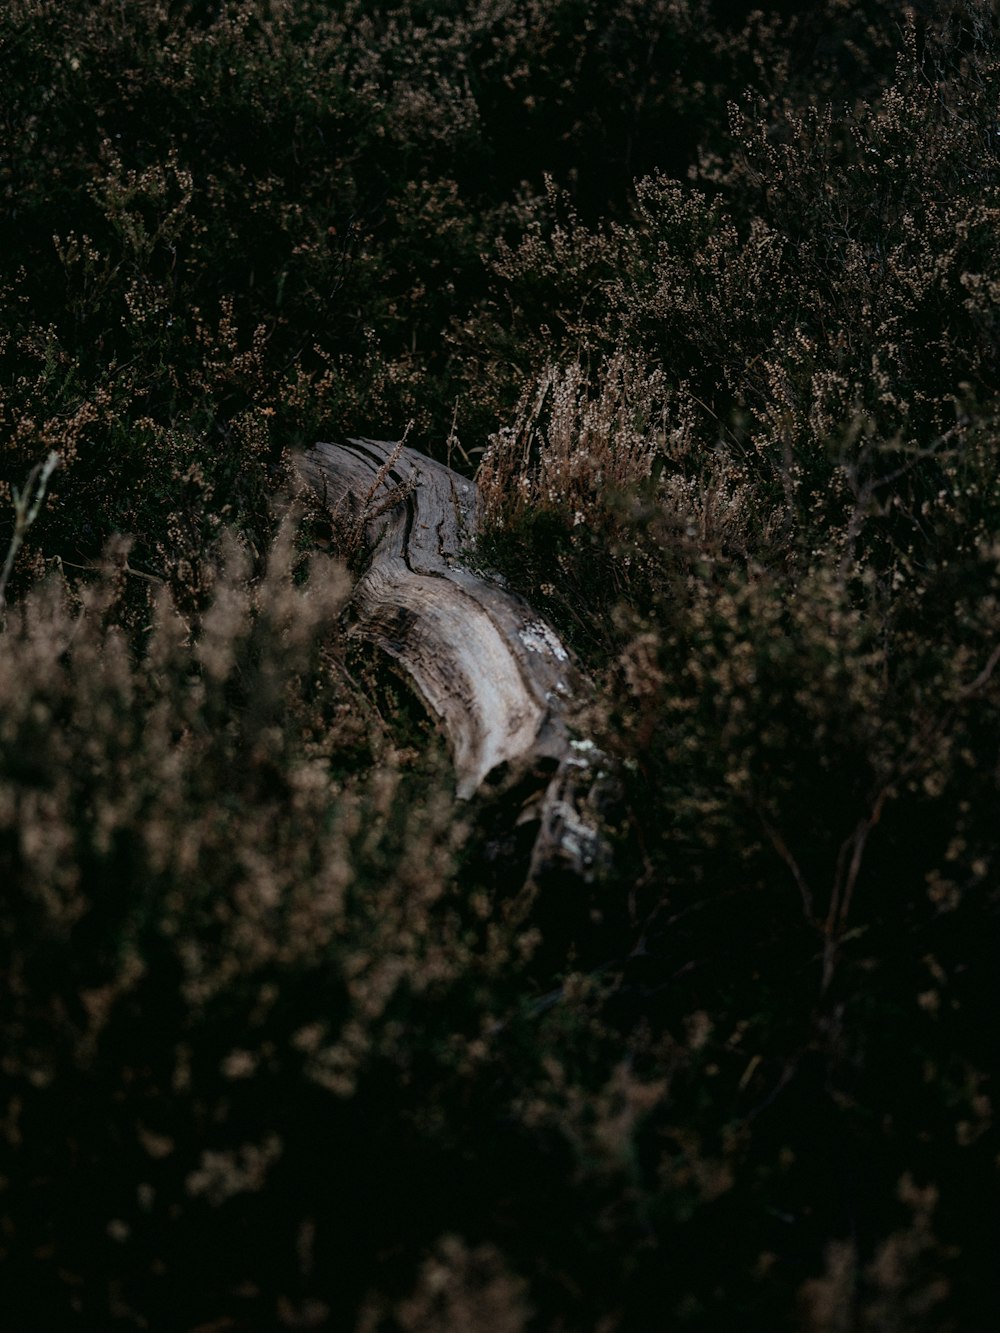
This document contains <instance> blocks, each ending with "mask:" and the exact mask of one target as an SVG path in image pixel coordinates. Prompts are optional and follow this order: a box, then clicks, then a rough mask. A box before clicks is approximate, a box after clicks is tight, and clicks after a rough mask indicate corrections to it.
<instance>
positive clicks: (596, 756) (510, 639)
mask: <svg viewBox="0 0 1000 1333" xmlns="http://www.w3.org/2000/svg"><path fill="white" fill-rule="evenodd" d="M298 466H299V471H300V474H301V476H302V477H303V479H304V480H305V481H306V482H307V484H308V485H309V487H310V488H311V490H312V491H313V492H314V493H315V495H316V497H317V498H318V499H319V501H320V502H321V503H322V505H323V506H324V508H325V510H326V512H327V514H328V516H329V519H330V522H331V524H332V526H333V527H334V530H335V531H336V532H338V533H339V534H340V537H341V544H342V545H343V544H346V545H348V546H356V547H358V548H360V550H361V551H362V552H363V555H364V557H365V561H366V563H365V566H364V570H363V573H362V574H361V577H360V578H359V580H358V583H357V586H356V588H355V590H354V594H353V598H352V612H353V616H352V624H351V630H350V632H351V633H352V634H353V635H355V636H358V637H360V638H362V639H363V640H365V641H367V642H368V643H371V644H373V645H375V646H377V647H378V648H379V649H380V650H381V651H382V652H383V653H385V654H386V655H387V656H388V657H389V658H390V659H391V660H392V661H393V662H394V663H395V664H396V666H397V667H398V669H399V670H401V671H402V672H403V673H404V675H405V676H406V677H407V679H408V680H409V682H410V684H411V685H412V687H413V688H414V690H415V691H416V693H417V695H418V696H419V698H420V699H421V700H422V702H423V704H424V705H425V707H426V708H427V709H428V711H429V712H430V713H431V715H432V716H433V717H435V718H436V719H437V720H438V722H439V724H440V726H441V728H442V730H443V732H444V735H445V737H446V739H447V742H448V745H449V749H450V751H451V755H452V760H453V762H454V766H455V774H456V795H457V796H458V797H459V798H460V799H469V798H470V797H472V796H473V795H474V794H475V793H476V792H477V791H478V790H479V789H480V787H481V786H482V785H483V783H484V781H486V780H487V779H488V778H493V779H496V777H497V776H498V774H500V773H509V774H511V775H513V776H515V777H516V776H517V775H518V774H520V773H525V772H535V773H537V774H539V775H542V787H541V790H540V791H539V792H538V793H537V795H536V796H534V797H533V798H531V799H529V800H527V801H526V802H525V804H524V808H523V809H522V811H521V813H520V816H519V821H518V822H520V823H526V822H536V821H537V825H538V832H537V834H536V837H535V842H534V851H533V853H532V857H531V867H530V875H531V876H532V877H537V876H538V875H540V874H541V873H542V872H543V871H547V870H550V869H552V868H553V867H558V868H562V869H569V870H572V871H573V872H574V873H576V874H579V875H582V876H584V877H586V878H589V877H591V876H592V874H593V873H594V871H595V869H596V867H597V866H598V865H599V864H600V863H601V862H602V860H603V859H604V858H605V856H606V847H605V844H604V842H603V839H602V837H601V835H600V833H599V824H600V820H599V815H598V806H599V804H600V794H601V790H602V784H604V785H605V786H606V784H607V773H606V771H605V770H604V768H603V767H602V764H603V763H604V762H605V761H604V756H603V755H602V754H601V753H600V751H599V750H598V749H597V747H596V746H594V744H593V743H592V742H591V741H590V740H589V739H587V738H586V737H585V736H583V737H581V736H580V735H578V734H577V728H575V727H574V725H573V720H574V718H576V717H578V716H579V710H580V706H581V703H582V702H583V701H584V700H585V699H586V697H587V693H588V690H587V684H586V681H585V679H584V677H583V676H582V674H581V672H580V671H579V670H578V669H577V667H576V666H575V664H574V662H573V660H572V657H571V654H570V653H569V651H568V650H567V649H566V647H565V646H564V645H563V643H562V642H561V641H560V639H559V636H558V635H557V634H556V633H555V631H554V630H553V629H552V628H551V626H549V625H548V624H546V622H545V621H544V619H543V618H542V617H541V616H539V615H538V613H537V612H536V611H535V610H534V609H533V608H532V607H531V606H529V605H528V603H527V602H526V601H524V599H523V598H521V597H519V596H517V595H516V594H514V593H512V592H511V591H510V590H509V589H507V588H505V587H504V586H503V585H502V581H501V580H500V579H499V578H498V577H497V576H489V575H487V574H484V573H482V572H479V571H477V570H476V569H475V568H474V567H473V563H472V559H471V554H472V551H473V549H474V544H475V539H476V535H477V528H478V497H477V493H476V487H475V485H474V483H473V482H471V481H469V480H468V479H467V478H465V477H462V476H461V475H459V474H458V473H457V472H454V471H453V470H452V469H451V468H448V467H445V466H444V464H442V463H437V462H435V461H434V460H433V459H430V458H426V457H424V456H423V455H421V454H418V453H417V452H416V451H415V450H412V449H409V448H407V447H406V446H405V445H402V444H393V443H387V442H384V441H380V440H367V439H347V440H343V441H340V442H337V443H321V444H317V445H316V446H315V447H314V448H312V449H310V450H309V451H308V452H306V453H305V454H303V455H302V456H301V457H300V459H299V460H298Z"/></svg>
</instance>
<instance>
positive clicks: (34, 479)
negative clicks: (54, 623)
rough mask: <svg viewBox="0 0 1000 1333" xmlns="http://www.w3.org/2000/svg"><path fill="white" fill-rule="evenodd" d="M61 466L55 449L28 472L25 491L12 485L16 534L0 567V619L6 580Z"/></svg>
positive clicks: (2, 611) (5, 592)
mask: <svg viewBox="0 0 1000 1333" xmlns="http://www.w3.org/2000/svg"><path fill="white" fill-rule="evenodd" d="M58 466H59V455H58V454H57V453H56V451H55V450H54V449H53V450H52V451H51V453H50V454H49V456H48V458H46V460H45V462H44V463H36V464H35V466H34V467H33V468H32V469H31V471H30V472H29V473H28V480H27V481H26V482H25V483H24V490H23V491H22V490H18V488H17V487H16V486H12V487H11V495H12V497H13V501H14V535H13V536H12V537H11V539H10V545H9V546H8V548H7V557H6V559H5V560H4V562H3V569H2V571H0V623H2V621H3V617H4V616H5V615H6V611H7V583H8V581H9V579H10V576H11V573H12V571H13V569H14V561H15V560H16V559H17V553H18V551H19V550H20V549H21V545H22V543H23V541H24V537H25V533H26V532H27V531H28V529H29V528H30V527H31V525H32V523H34V521H35V519H36V518H37V517H38V515H39V512H40V510H41V508H42V502H43V501H44V499H45V491H46V489H47V487H48V484H49V478H50V477H51V476H52V473H53V472H54V471H55V470H56V468H57V467H58Z"/></svg>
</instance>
